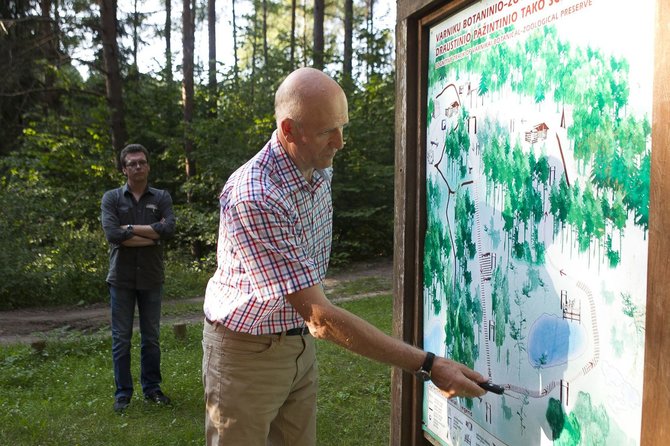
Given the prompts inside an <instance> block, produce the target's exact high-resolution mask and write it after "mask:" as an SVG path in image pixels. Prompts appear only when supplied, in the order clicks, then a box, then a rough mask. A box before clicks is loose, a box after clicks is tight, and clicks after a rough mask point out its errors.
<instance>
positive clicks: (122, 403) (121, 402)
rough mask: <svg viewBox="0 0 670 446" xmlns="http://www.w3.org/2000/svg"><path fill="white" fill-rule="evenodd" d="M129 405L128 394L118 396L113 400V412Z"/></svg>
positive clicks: (121, 410) (124, 408) (122, 409)
mask: <svg viewBox="0 0 670 446" xmlns="http://www.w3.org/2000/svg"><path fill="white" fill-rule="evenodd" d="M128 406H130V397H129V396H119V397H117V398H116V399H115V400H114V412H123V411H124V410H126V409H127V408H128Z"/></svg>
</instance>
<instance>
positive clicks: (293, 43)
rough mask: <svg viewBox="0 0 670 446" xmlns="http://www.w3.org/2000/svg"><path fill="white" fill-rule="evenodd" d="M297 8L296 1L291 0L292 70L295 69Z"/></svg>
mask: <svg viewBox="0 0 670 446" xmlns="http://www.w3.org/2000/svg"><path fill="white" fill-rule="evenodd" d="M295 8H296V0H291V58H290V67H289V68H290V69H291V71H293V69H295Z"/></svg>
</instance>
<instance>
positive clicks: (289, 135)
mask: <svg viewBox="0 0 670 446" xmlns="http://www.w3.org/2000/svg"><path fill="white" fill-rule="evenodd" d="M279 126H280V127H281V132H282V134H283V135H284V138H286V141H288V142H290V143H293V142H295V141H296V139H297V137H298V136H297V135H296V133H295V130H296V126H297V123H296V122H295V121H294V120H293V119H291V118H284V119H283V120H282V122H281V123H279Z"/></svg>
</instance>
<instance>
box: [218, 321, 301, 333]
mask: <svg viewBox="0 0 670 446" xmlns="http://www.w3.org/2000/svg"><path fill="white" fill-rule="evenodd" d="M205 321H207V323H208V324H209V325H214V326H217V325H220V323H219V322H215V321H210V320H209V319H207V318H205ZM270 334H272V335H277V336H280V335H282V334H285V335H286V336H298V335H303V336H304V335H307V334H309V328H307V327H297V328H291V329H289V330H286V331H282V332H279V333H270Z"/></svg>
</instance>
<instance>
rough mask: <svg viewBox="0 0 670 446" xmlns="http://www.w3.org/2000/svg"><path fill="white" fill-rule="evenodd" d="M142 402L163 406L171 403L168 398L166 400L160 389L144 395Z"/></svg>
mask: <svg viewBox="0 0 670 446" xmlns="http://www.w3.org/2000/svg"><path fill="white" fill-rule="evenodd" d="M144 400H145V401H150V402H152V403H156V404H164V405H166V406H167V405H168V404H170V402H171V401H170V398H168V397H167V396H166V395H165V394H164V393H163V392H161V391H160V389H159V390H154V391H153V392H151V393H147V394H146V395H144Z"/></svg>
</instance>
